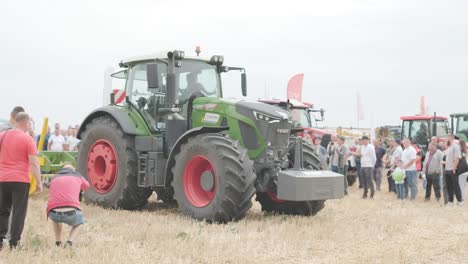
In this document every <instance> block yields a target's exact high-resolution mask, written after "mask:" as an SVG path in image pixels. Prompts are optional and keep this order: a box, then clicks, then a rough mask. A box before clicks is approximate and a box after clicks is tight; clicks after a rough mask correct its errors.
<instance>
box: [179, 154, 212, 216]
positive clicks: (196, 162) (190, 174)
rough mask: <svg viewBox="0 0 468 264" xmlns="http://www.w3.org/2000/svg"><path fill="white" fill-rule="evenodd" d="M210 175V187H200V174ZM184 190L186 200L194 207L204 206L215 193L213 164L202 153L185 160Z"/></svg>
mask: <svg viewBox="0 0 468 264" xmlns="http://www.w3.org/2000/svg"><path fill="white" fill-rule="evenodd" d="M204 173H208V174H206V175H210V177H211V179H209V180H212V184H211V185H212V186H211V188H209V189H207V188H206V187H205V188H203V187H202V175H203V174H204ZM183 177H184V178H183V181H184V192H185V197H186V198H187V200H188V201H189V202H190V203H191V204H192V205H193V206H195V207H205V206H207V205H208V204H209V203H210V202H211V201H212V200H213V198H214V196H215V194H216V174H215V172H214V167H213V164H211V162H210V161H209V160H208V158H206V157H205V156H203V155H197V156H195V157H193V158H192V159H191V160H189V161H188V162H187V164H186V165H185V169H184V176H183Z"/></svg>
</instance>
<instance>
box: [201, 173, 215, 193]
mask: <svg viewBox="0 0 468 264" xmlns="http://www.w3.org/2000/svg"><path fill="white" fill-rule="evenodd" d="M200 184H201V187H202V189H203V190H204V191H205V192H209V191H212V190H213V187H214V175H213V173H211V172H210V171H205V172H203V173H202V175H201V179H200Z"/></svg>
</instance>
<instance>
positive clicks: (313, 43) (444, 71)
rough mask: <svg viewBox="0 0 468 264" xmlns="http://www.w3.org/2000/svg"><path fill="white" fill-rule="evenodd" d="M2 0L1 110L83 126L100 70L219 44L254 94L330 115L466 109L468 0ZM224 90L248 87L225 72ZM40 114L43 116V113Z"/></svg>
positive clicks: (97, 95) (368, 118)
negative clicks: (294, 91) (299, 102)
mask: <svg viewBox="0 0 468 264" xmlns="http://www.w3.org/2000/svg"><path fill="white" fill-rule="evenodd" d="M278 2H282V3H281V4H274V3H272V1H252V0H250V1H245V0H236V1H219V0H216V1H202V0H198V1H175V0H172V1H165V0H162V1H142V0H134V1H128V0H127V1H116V0H113V1H63V0H58V1H50V0H47V1H45V0H42V1H21V0H15V1H2V6H1V8H0V38H1V41H0V59H1V63H0V82H1V85H0V89H1V96H0V118H1V117H7V116H8V114H9V112H10V110H11V108H12V107H13V106H15V105H22V106H24V107H25V108H26V109H27V111H28V112H30V113H31V114H32V115H33V117H34V118H35V119H36V120H41V119H42V118H44V117H45V116H48V117H49V118H50V119H51V122H52V123H54V122H60V123H62V124H64V125H69V124H79V123H80V122H81V121H82V120H83V118H84V117H85V116H86V115H87V114H88V113H89V112H90V111H92V110H93V109H95V108H97V107H99V106H100V105H101V104H102V96H103V95H102V90H103V82H104V71H105V69H106V68H108V67H115V68H117V63H118V62H119V61H120V60H121V59H122V58H126V57H130V56H134V55H142V54H146V53H155V52H158V51H161V50H168V49H181V50H185V52H186V54H194V49H195V46H197V45H200V46H201V48H202V55H205V56H210V55H212V54H221V55H224V57H225V64H226V65H232V66H244V67H245V68H246V69H247V73H248V88H249V97H250V98H253V99H257V98H259V97H264V96H265V95H266V96H267V97H270V98H271V97H276V98H280V97H281V98H284V97H285V96H286V85H287V82H288V80H289V78H290V77H292V76H293V75H294V74H296V73H304V74H305V78H304V91H303V97H304V99H305V100H306V101H309V102H313V103H315V105H316V106H317V107H319V108H321V107H323V108H325V109H326V111H327V112H326V117H327V120H326V125H330V126H338V125H342V126H355V125H356V116H357V115H356V92H357V91H360V93H361V96H362V100H363V104H364V112H365V120H364V121H362V122H361V125H362V126H366V127H370V126H377V125H385V124H399V123H400V121H399V117H400V116H401V115H410V114H415V113H417V112H418V111H419V98H420V96H422V95H424V96H426V98H427V105H428V107H429V111H430V112H433V111H437V112H438V113H441V114H446V115H448V114H450V113H452V112H457V111H468V101H467V97H468V89H467V88H468V15H467V14H468V1H463V0H459V1H450V0H445V1H442V0H439V1H436V0H415V1H411V0H378V1H377V0H376V1H360V0H355V1H351V0H327V1H318V0H309V1H295V0H289V1H278ZM229 77H230V78H228V79H227V80H226V84H225V87H224V88H225V93H226V94H227V95H228V96H235V97H239V96H240V87H239V83H240V81H239V78H238V76H235V77H236V78H234V77H233V76H229ZM38 123H40V122H38Z"/></svg>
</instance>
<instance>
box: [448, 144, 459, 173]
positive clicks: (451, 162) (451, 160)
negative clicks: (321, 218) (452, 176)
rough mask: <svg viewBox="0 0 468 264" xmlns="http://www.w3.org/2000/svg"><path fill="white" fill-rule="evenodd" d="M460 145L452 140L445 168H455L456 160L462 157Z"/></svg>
mask: <svg viewBox="0 0 468 264" xmlns="http://www.w3.org/2000/svg"><path fill="white" fill-rule="evenodd" d="M461 157H462V156H461V150H460V145H458V144H456V143H455V142H452V145H451V146H450V147H449V148H448V149H447V158H446V163H445V170H447V171H451V170H454V169H456V168H455V160H456V159H461Z"/></svg>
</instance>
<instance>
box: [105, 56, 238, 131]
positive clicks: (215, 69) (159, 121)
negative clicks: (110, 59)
mask: <svg viewBox="0 0 468 264" xmlns="http://www.w3.org/2000/svg"><path fill="white" fill-rule="evenodd" d="M165 56H166V57H167V55H165V54H161V55H149V56H144V57H136V58H130V59H127V60H124V61H122V62H121V63H120V66H121V67H123V68H125V69H124V70H122V71H119V72H117V73H115V74H113V75H112V77H114V78H119V79H126V88H125V90H126V95H127V100H126V102H124V104H130V105H132V106H135V107H136V108H137V109H138V110H139V112H140V113H141V115H142V116H143V117H144V120H145V121H146V123H147V124H148V126H149V127H150V129H151V130H152V131H153V132H164V131H165V130H166V122H165V118H164V117H165V116H167V115H168V114H170V115H173V117H174V118H176V119H177V120H184V121H185V122H186V123H187V127H188V128H190V124H189V123H190V118H189V116H190V114H191V112H190V111H191V107H192V103H193V100H194V99H195V98H199V97H216V98H220V97H222V89H221V77H220V74H221V73H222V72H227V71H230V70H240V71H242V76H243V77H242V80H243V93H244V95H245V93H246V92H245V91H246V88H245V70H244V69H243V68H234V67H226V66H221V65H222V63H223V57H222V56H213V57H212V58H211V59H201V58H198V57H197V58H185V57H184V55H183V53H180V54H174V59H175V60H171V61H172V62H173V64H174V65H169V64H170V62H169V59H167V58H166V59H155V58H165ZM176 56H180V57H176ZM174 61H175V63H174ZM170 72H171V73H170ZM169 74H170V75H171V76H170V78H171V80H170V81H171V82H173V86H172V87H173V88H171V89H169V90H168V89H167V86H168V78H167V77H168V75H169ZM168 99H169V100H170V101H168ZM111 101H112V99H111ZM174 105H177V108H178V109H170V108H173V107H172V106H174ZM173 110H175V111H173Z"/></svg>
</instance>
